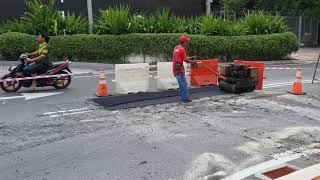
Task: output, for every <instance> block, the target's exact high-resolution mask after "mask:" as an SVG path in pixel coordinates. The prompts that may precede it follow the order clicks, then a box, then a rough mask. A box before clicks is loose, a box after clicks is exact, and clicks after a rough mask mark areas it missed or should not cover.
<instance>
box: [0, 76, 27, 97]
mask: <svg viewBox="0 0 320 180" xmlns="http://www.w3.org/2000/svg"><path fill="white" fill-rule="evenodd" d="M21 85H22V82H21V81H16V80H14V77H12V76H10V75H6V76H4V77H2V78H1V82H0V87H1V89H2V90H4V91H5V92H8V93H11V92H17V91H18V90H19V89H20V88H21Z"/></svg>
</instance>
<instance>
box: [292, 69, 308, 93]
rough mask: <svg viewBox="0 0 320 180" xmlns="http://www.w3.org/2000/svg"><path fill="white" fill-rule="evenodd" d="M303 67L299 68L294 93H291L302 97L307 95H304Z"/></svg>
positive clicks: (293, 87)
mask: <svg viewBox="0 0 320 180" xmlns="http://www.w3.org/2000/svg"><path fill="white" fill-rule="evenodd" d="M301 76H302V75H301V66H299V67H298V69H297V74H296V82H294V83H293V86H292V92H290V93H291V94H294V95H302V94H305V93H303V92H302V91H303V88H302V77H301Z"/></svg>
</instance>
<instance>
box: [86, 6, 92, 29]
mask: <svg viewBox="0 0 320 180" xmlns="http://www.w3.org/2000/svg"><path fill="white" fill-rule="evenodd" d="M87 7H88V21H89V33H90V34H92V26H93V13H92V0H87Z"/></svg>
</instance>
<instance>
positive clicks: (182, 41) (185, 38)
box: [179, 36, 191, 43]
mask: <svg viewBox="0 0 320 180" xmlns="http://www.w3.org/2000/svg"><path fill="white" fill-rule="evenodd" d="M190 41H191V40H190V39H189V38H188V37H187V36H181V37H179V42H180V43H185V42H190Z"/></svg>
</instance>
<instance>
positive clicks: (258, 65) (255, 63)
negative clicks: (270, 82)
mask: <svg viewBox="0 0 320 180" xmlns="http://www.w3.org/2000/svg"><path fill="white" fill-rule="evenodd" d="M234 64H244V65H249V66H251V67H254V68H258V84H257V86H256V90H261V89H262V87H263V79H264V63H263V62H261V61H240V60H234Z"/></svg>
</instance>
